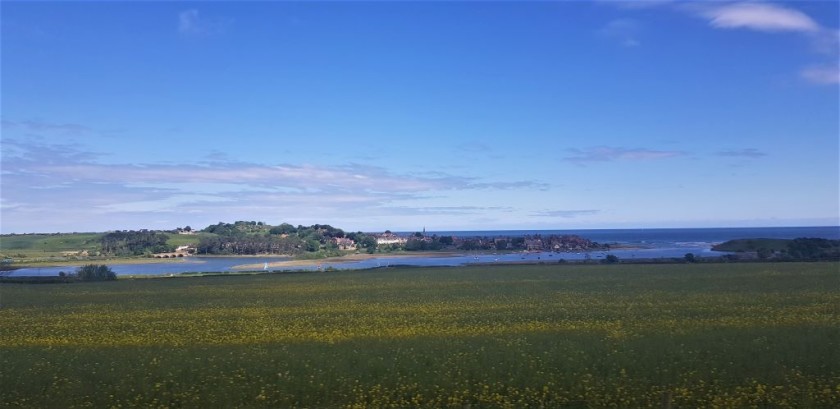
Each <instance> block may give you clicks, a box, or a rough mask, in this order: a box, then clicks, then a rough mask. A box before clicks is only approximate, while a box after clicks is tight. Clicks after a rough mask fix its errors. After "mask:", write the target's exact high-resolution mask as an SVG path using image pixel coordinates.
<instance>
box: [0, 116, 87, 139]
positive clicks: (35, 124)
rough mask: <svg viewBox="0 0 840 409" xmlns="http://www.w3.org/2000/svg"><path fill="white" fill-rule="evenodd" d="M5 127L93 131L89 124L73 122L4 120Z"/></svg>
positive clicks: (54, 130)
mask: <svg viewBox="0 0 840 409" xmlns="http://www.w3.org/2000/svg"><path fill="white" fill-rule="evenodd" d="M2 126H3V129H20V130H24V131H28V132H60V133H66V134H73V135H79V134H83V133H89V132H91V131H93V129H91V128H90V127H88V126H85V125H80V124H73V123H52V122H45V121H8V120H5V119H4V120H3V121H2Z"/></svg>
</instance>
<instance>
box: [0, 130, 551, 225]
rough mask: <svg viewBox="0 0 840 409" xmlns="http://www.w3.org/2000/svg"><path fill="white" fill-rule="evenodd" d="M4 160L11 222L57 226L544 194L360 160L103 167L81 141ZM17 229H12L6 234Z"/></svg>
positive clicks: (359, 210) (25, 146) (32, 148)
mask: <svg viewBox="0 0 840 409" xmlns="http://www.w3.org/2000/svg"><path fill="white" fill-rule="evenodd" d="M0 154H2V162H0V172H2V175H3V190H2V192H0V193H2V197H0V199H2V200H3V203H4V206H3V211H4V214H3V216H4V221H5V220H22V221H23V222H26V223H37V222H40V219H38V220H36V219H35V218H33V216H32V212H31V210H33V209H36V210H37V209H40V211H41V212H42V213H44V214H49V215H51V216H50V217H53V219H51V220H46V219H45V220H44V223H47V222H49V223H52V224H54V225H55V226H56V228H60V226H62V225H63V224H62V223H66V221H65V222H62V221H60V219H61V217H64V218H67V219H68V220H77V219H79V218H80V217H82V216H83V215H84V217H87V218H89V219H95V218H96V216H97V215H99V216H100V217H105V219H106V220H110V219H114V218H115V217H122V216H121V215H126V217H130V218H135V219H137V220H145V219H143V217H147V216H143V215H144V214H152V213H154V214H163V213H167V214H171V215H172V217H175V216H176V215H178V214H208V215H210V214H214V215H215V214H226V215H231V216H230V217H232V218H235V217H246V216H242V215H251V214H253V215H254V217H256V216H257V215H284V216H283V217H295V218H296V219H298V220H299V219H300V218H302V217H308V218H310V219H319V218H320V219H321V220H323V219H324V216H325V215H333V216H335V215H342V217H350V216H353V217H365V216H370V215H374V214H380V213H381V212H380V211H381V210H382V209H384V208H390V209H391V210H390V211H388V212H385V213H384V214H385V215H386V216H387V215H392V216H395V217H396V216H397V215H398V214H405V215H411V214H415V215H417V214H425V215H433V214H450V215H452V214H457V213H464V214H466V213H469V214H473V213H476V214H477V213H481V209H482V208H481V207H480V204H479V205H473V204H470V203H467V204H466V205H465V206H462V207H418V208H411V207H410V206H407V207H405V208H403V206H395V204H397V203H411V201H415V200H421V199H425V198H428V197H445V196H446V195H447V194H448V193H447V192H455V191H470V190H477V189H486V190H510V189H522V190H533V189H540V188H544V185H543V184H541V183H539V182H535V181H494V180H488V179H479V178H470V177H463V176H457V175H451V174H446V173H441V172H436V173H433V174H412V173H397V172H394V171H391V170H389V169H386V168H382V167H376V166H367V165H360V164H352V163H351V164H346V165H340V166H321V165H312V164H277V165H266V164H258V163H244V162H229V161H225V162H214V163H206V164H201V163H193V164H151V163H149V164H119V163H116V164H115V163H107V164H106V163H100V162H98V161H97V160H98V155H97V154H95V153H93V152H88V151H86V150H85V149H84V147H83V146H80V145H73V144H62V145H51V144H45V143H38V142H33V141H20V140H15V139H9V140H6V139H4V141H3V150H2V152H0ZM487 209H488V210H492V209H490V208H487ZM400 212H401V213H400ZM18 213H20V214H18ZM24 213H25V214H24ZM117 215H120V216H117ZM106 216H107V217H106ZM247 217H251V216H247ZM126 220H128V219H126ZM13 226H14V224H13V223H4V226H3V228H4V229H8V228H13ZM117 227H118V226H110V227H107V228H117ZM30 229H31V227H30Z"/></svg>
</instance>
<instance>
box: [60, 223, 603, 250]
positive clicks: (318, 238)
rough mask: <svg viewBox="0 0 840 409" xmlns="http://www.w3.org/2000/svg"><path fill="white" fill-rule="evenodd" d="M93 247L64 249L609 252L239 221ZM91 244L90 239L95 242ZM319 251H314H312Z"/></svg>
mask: <svg viewBox="0 0 840 409" xmlns="http://www.w3.org/2000/svg"><path fill="white" fill-rule="evenodd" d="M94 240H96V241H97V245H96V246H95V247H93V246H90V245H88V247H87V248H86V249H83V250H73V251H68V250H70V249H68V250H64V251H62V256H64V257H66V258H86V257H88V256H118V257H132V256H142V257H153V258H178V257H186V256H191V255H258V254H275V255H291V256H298V255H306V254H307V253H310V256H323V257H327V256H340V255H344V254H347V253H348V252H364V253H369V254H374V253H391V252H403V251H405V252H412V251H459V252H464V251H493V252H497V251H498V252H517V251H529V252H549V251H551V252H585V251H592V250H608V249H609V245H607V244H599V243H596V242H593V241H591V240H589V239H586V238H583V237H580V236H575V235H525V236H504V235H496V236H485V237H478V236H472V235H471V236H456V235H438V234H434V233H427V232H426V231H425V229H424V230H423V231H421V232H416V233H405V232H402V233H394V232H391V231H388V230H386V231H385V232H381V233H364V232H345V231H344V230H342V229H339V228H336V227H333V226H330V225H326V224H323V225H321V224H315V225H311V226H300V225H299V226H292V225H291V224H288V223H282V224H280V225H277V226H272V225H268V224H266V223H263V222H254V221H237V222H234V223H222V222H219V223H218V224H214V225H210V226H207V227H206V228H204V229H201V230H196V229H193V228H191V227H189V226H186V227H179V228H176V229H172V230H149V229H142V230H118V231H110V232H106V233H101V234H100V235H99V236H98V238H97V239H94ZM91 244H92V243H91ZM312 253H315V254H312Z"/></svg>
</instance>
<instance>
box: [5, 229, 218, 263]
mask: <svg viewBox="0 0 840 409" xmlns="http://www.w3.org/2000/svg"><path fill="white" fill-rule="evenodd" d="M166 234H167V236H169V239H168V240H167V241H166V244H168V245H170V246H174V247H178V246H183V245H188V244H192V245H195V244H198V241H199V240H200V239H201V237H203V236H213V234H211V233H199V234H196V235H183V234H175V233H166ZM104 235H105V233H56V234H25V235H24V234H15V235H2V236H0V258H7V257H8V258H10V259H12V260H14V262H15V263H16V264H17V265H21V264H22V265H31V264H39V263H40V264H44V263H46V264H61V263H62V262H67V263H71V264H74V263H75V264H78V262H79V261H80V260H81V261H84V260H94V261H95V260H102V259H104V258H103V257H80V256H65V255H64V254H63V252H66V251H73V252H81V251H83V250H87V251H88V252H89V253H90V254H91V255H93V254H96V253H98V252H99V251H100V250H101V239H102V236H104ZM131 259H132V258H128V257H122V258H119V259H118V260H119V262H120V263H128V262H130V260H131Z"/></svg>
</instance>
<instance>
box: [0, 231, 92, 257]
mask: <svg viewBox="0 0 840 409" xmlns="http://www.w3.org/2000/svg"><path fill="white" fill-rule="evenodd" d="M101 237H102V233H67V234H26V235H21V234H16V235H3V236H2V237H0V254H2V255H3V256H6V257H12V258H15V259H26V258H37V257H57V256H61V252H63V251H82V250H88V251H98V250H99V239H100V238H101Z"/></svg>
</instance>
